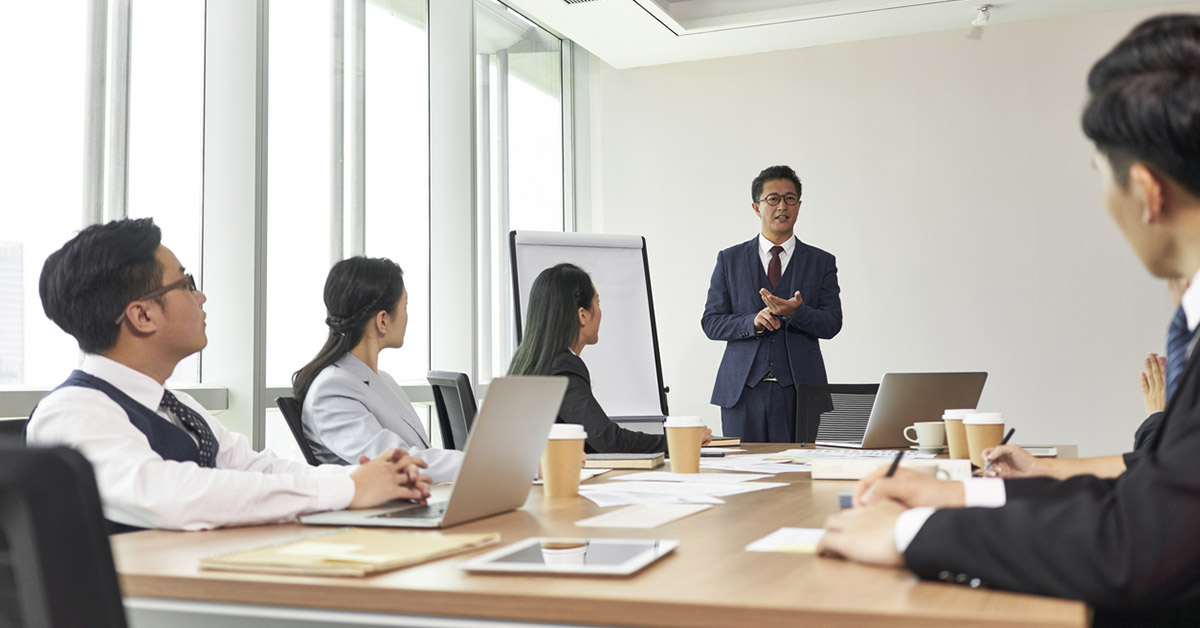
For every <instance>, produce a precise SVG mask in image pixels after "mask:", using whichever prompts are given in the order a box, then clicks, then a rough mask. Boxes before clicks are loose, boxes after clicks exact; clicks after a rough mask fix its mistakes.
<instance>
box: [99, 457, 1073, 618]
mask: <svg viewBox="0 0 1200 628" xmlns="http://www.w3.org/2000/svg"><path fill="white" fill-rule="evenodd" d="M786 447H794V445H791V446H773V445H750V446H748V447H747V448H748V449H751V451H778V450H779V449H783V448H786ZM615 473H617V472H612V473H610V474H605V475H602V476H600V477H598V478H596V479H594V480H592V481H593V482H603V481H606V479H605V478H606V476H608V475H612V474H615ZM765 481H776V482H787V483H788V484H789V486H787V487H781V488H775V489H770V490H764V491H757V492H753V493H747V494H743V495H734V496H730V497H726V498H723V499H725V500H726V502H727V503H726V504H724V505H718V506H714V507H713V508H711V509H709V510H707V511H704V512H701V513H699V514H696V515H692V516H690V517H686V518H684V519H680V520H678V521H674V522H671V523H669V524H666V525H664V526H660V527H658V528H653V529H649V530H633V529H603V528H579V527H576V526H575V525H574V522H575V521H577V520H579V519H583V518H585V517H590V516H593V515H596V514H599V513H601V512H603V511H602V510H601V509H600V508H598V507H596V506H595V505H594V504H592V503H591V502H589V501H587V500H586V499H583V498H581V497H580V498H571V499H556V500H549V499H547V500H543V499H542V490H541V488H540V487H533V489H532V490H531V492H530V497H529V500H528V501H527V502H526V504H525V507H524V508H522V509H520V510H517V511H514V512H510V513H507V514H503V515H498V516H496V517H490V518H487V519H482V520H479V521H474V522H471V523H467V524H463V525H460V526H455V527H453V528H451V529H449V530H448V532H456V533H457V532H461V533H472V532H500V533H501V535H502V544H504V545H507V544H509V543H512V542H515V541H518V540H521V539H524V538H527V537H530V536H572V537H587V536H591V537H618V538H620V537H625V538H662V539H679V540H680V541H681V545H680V547H679V548H678V549H677V550H675V552H674V553H673V554H671V555H669V556H667V557H665V558H663V559H661V560H660V561H658V562H657V563H655V564H653V565H651V566H649V567H648V568H646V569H645V570H643V571H642V572H640V573H639V574H637V575H635V576H633V577H628V578H598V577H564V576H531V575H481V574H468V573H466V572H464V571H462V570H460V569H459V568H458V565H459V563H460V562H462V560H463V559H464V558H466V557H470V556H474V555H477V554H480V553H482V552H483V551H485V550H480V551H477V552H474V553H470V554H463V555H460V556H456V557H452V558H447V559H444V560H440V561H435V562H432V563H427V564H424V565H417V566H414V567H410V568H407V569H401V570H398V571H393V572H389V573H385V574H381V575H378V576H373V577H367V578H334V577H309V576H282V575H268V574H248V573H233V572H220V571H201V570H200V569H199V568H198V566H197V565H198V560H199V558H200V557H203V556H209V555H214V554H221V553H226V552H231V551H237V550H241V549H246V548H248V547H253V546H256V545H263V544H268V543H272V542H278V541H280V540H283V539H287V538H290V537H294V536H297V535H302V534H305V533H311V532H314V531H317V530H318V529H317V528H314V527H311V526H302V525H299V524H286V525H273V526H258V527H244V528H230V529H223V530H213V531H208V532H166V531H146V532H137V533H132V534H120V535H116V536H114V537H112V548H113V555H114V560H115V561H116V565H117V571H118V573H119V575H120V581H121V588H122V590H123V592H124V594H125V595H126V596H130V597H146V598H169V599H177V600H193V601H208V602H223V603H231V604H256V605H277V606H290V607H300V608H320V609H333V610H350V611H365V612H385V613H402V614H410V615H433V616H453V617H472V618H492V619H507V620H516V621H538V622H563V623H579V624H604V625H623V626H664V627H667V626H670V627H680V628H683V627H710V626H711V627H713V628H716V627H726V626H756V627H769V626H796V625H799V624H800V623H801V622H810V621H815V622H819V625H822V626H851V625H854V626H858V625H864V624H867V623H874V622H878V621H883V622H886V623H887V624H888V625H897V626H939V625H970V626H972V627H973V628H980V627H986V626H1002V625H1007V626H1011V625H1021V626H1083V625H1086V624H1087V621H1088V619H1087V618H1088V610H1087V607H1086V606H1085V605H1084V604H1082V603H1079V602H1072V601H1066V600H1058V599H1053V598H1045V597H1038V596H1032V595H1021V594H1015V593H1007V592H999V591H987V590H972V589H969V588H967V587H963V586H959V585H951V584H943V583H935V582H926V581H920V580H918V579H917V578H916V577H915V576H913V575H912V574H911V573H909V572H908V571H905V570H900V569H881V568H874V567H865V566H861V565H855V564H851V563H847V562H844V561H841V560H836V559H828V558H819V557H817V556H815V555H811V554H786V553H759V552H747V551H745V549H744V548H745V546H746V545H747V544H748V543H750V542H752V541H755V540H757V539H759V538H762V537H763V536H766V535H767V534H769V533H771V532H773V531H775V530H776V529H778V528H780V527H784V526H788V527H802V528H816V527H821V526H822V525H823V523H824V520H825V518H826V516H828V515H829V514H830V513H831V512H833V511H834V510H836V509H837V494H838V493H839V492H845V491H849V490H851V487H852V486H853V482H848V481H829V480H822V481H816V482H814V481H812V480H811V479H810V477H809V474H808V473H786V474H780V475H777V476H775V477H774V478H771V479H770V480H765ZM492 549H494V548H492Z"/></svg>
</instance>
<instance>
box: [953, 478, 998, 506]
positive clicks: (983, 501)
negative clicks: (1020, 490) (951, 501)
mask: <svg viewBox="0 0 1200 628" xmlns="http://www.w3.org/2000/svg"><path fill="white" fill-rule="evenodd" d="M1007 502H1008V493H1007V492H1006V491H1005V490H1004V480H1002V479H1000V478H967V479H966V480H964V481H963V505H965V506H966V507H967V508H999V507H1001V506H1003V505H1004V504H1005V503H1007Z"/></svg>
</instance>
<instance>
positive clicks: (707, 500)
mask: <svg viewBox="0 0 1200 628" xmlns="http://www.w3.org/2000/svg"><path fill="white" fill-rule="evenodd" d="M582 488H583V487H580V489H581V490H580V491H579V496H580V497H582V498H584V499H586V500H588V501H590V502H592V503H593V504H596V505H597V506H599V507H601V508H610V507H612V506H632V505H636V504H714V505H715V504H724V503H725V500H723V499H721V498H720V497H713V496H711V495H677V496H672V495H654V494H648V493H621V492H617V491H604V490H586V491H585V490H582Z"/></svg>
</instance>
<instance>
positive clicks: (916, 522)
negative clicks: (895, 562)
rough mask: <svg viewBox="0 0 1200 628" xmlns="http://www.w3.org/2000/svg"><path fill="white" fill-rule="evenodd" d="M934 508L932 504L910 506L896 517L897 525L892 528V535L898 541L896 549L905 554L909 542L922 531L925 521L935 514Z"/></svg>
mask: <svg viewBox="0 0 1200 628" xmlns="http://www.w3.org/2000/svg"><path fill="white" fill-rule="evenodd" d="M933 512H934V509H933V508H932V507H930V506H923V507H921V508H909V509H908V510H905V511H904V512H902V513H900V516H899V517H897V518H896V525H895V526H894V527H893V528H892V537H893V538H894V539H895V541H896V551H898V552H900V553H901V554H903V553H904V552H905V550H907V549H908V544H909V543H912V540H913V539H914V538H916V536H917V533H918V532H920V531H921V526H924V525H925V521H926V520H927V519H929V517H930V516H931V515H933Z"/></svg>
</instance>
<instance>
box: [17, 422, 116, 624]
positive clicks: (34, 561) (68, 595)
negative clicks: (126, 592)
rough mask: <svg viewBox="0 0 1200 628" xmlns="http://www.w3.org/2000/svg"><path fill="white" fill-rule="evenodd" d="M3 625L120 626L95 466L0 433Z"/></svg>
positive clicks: (58, 449)
mask: <svg viewBox="0 0 1200 628" xmlns="http://www.w3.org/2000/svg"><path fill="white" fill-rule="evenodd" d="M0 626H6V627H7V626H13V627H16V628H66V627H68V626H70V627H75V626H88V627H89V628H125V626H126V623H125V607H124V606H123V605H122V602H121V590H120V588H119V587H118V585H117V573H116V569H115V568H114V567H113V558H112V551H111V549H110V548H109V545H108V535H107V534H106V532H105V522H104V513H103V512H102V510H101V508H100V493H99V492H98V491H97V490H96V476H95V475H94V474H93V473H92V467H91V465H90V464H89V463H88V461H87V459H85V458H84V457H83V456H82V455H81V454H79V452H76V451H75V450H73V449H68V448H65V447H54V448H42V447H25V445H24V443H23V442H20V441H15V440H13V439H12V438H11V437H2V438H0Z"/></svg>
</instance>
